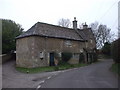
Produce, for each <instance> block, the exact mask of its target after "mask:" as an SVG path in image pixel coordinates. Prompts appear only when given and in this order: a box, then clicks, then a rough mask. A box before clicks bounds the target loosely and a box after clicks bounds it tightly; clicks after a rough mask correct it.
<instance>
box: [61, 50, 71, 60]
mask: <svg viewBox="0 0 120 90" xmlns="http://www.w3.org/2000/svg"><path fill="white" fill-rule="evenodd" d="M71 57H72V53H70V52H63V53H62V60H63V61H65V62H67V61H69V60H70V58H71Z"/></svg>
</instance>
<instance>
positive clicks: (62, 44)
mask: <svg viewBox="0 0 120 90" xmlns="http://www.w3.org/2000/svg"><path fill="white" fill-rule="evenodd" d="M83 47H85V43H84V42H80V41H72V40H64V39H56V38H47V37H39V36H31V37H25V38H21V39H17V42H16V65H17V66H18V67H27V68H33V67H40V66H49V58H50V55H49V54H50V53H51V52H58V53H62V52H71V53H80V50H82V49H83ZM41 53H42V55H43V58H41V55H40V54H41ZM71 62H73V60H72V61H71ZM76 62H78V59H77V61H76Z"/></svg>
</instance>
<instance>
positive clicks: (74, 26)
mask: <svg viewBox="0 0 120 90" xmlns="http://www.w3.org/2000/svg"><path fill="white" fill-rule="evenodd" d="M73 29H75V30H77V20H76V17H74V21H73Z"/></svg>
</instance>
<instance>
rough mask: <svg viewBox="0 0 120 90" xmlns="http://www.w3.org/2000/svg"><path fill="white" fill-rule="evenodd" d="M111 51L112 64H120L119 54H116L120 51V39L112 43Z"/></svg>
mask: <svg viewBox="0 0 120 90" xmlns="http://www.w3.org/2000/svg"><path fill="white" fill-rule="evenodd" d="M111 51H112V58H113V60H114V62H115V63H120V53H118V51H120V38H119V39H118V40H116V41H114V42H113V43H112V47H111Z"/></svg>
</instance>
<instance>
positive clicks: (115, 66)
mask: <svg viewBox="0 0 120 90" xmlns="http://www.w3.org/2000/svg"><path fill="white" fill-rule="evenodd" d="M111 70H112V71H113V72H115V73H117V74H118V75H119V76H120V63H114V64H113V65H112V67H111Z"/></svg>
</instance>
